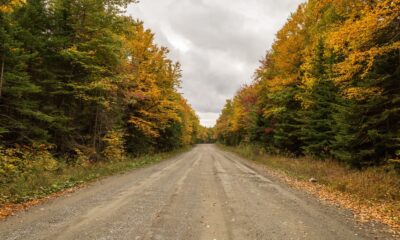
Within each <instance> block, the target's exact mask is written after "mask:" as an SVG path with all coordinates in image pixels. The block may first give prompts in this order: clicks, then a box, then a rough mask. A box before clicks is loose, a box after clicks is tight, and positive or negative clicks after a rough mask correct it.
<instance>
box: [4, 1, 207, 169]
mask: <svg viewBox="0 0 400 240" xmlns="http://www.w3.org/2000/svg"><path fill="white" fill-rule="evenodd" d="M132 2H135V1H134V0H116V1H105V0H50V1H48V0H46V1H45V0H27V1H26V2H25V1H18V0H11V1H6V2H5V3H2V4H1V5H0V68H1V72H0V73H1V75H0V151H2V152H1V153H0V156H7V154H8V153H10V154H11V152H15V151H9V152H8V153H7V149H18V148H25V147H24V146H33V145H35V146H38V145H40V146H49V147H48V148H47V147H46V149H49V151H51V153H53V154H54V155H56V156H62V157H64V158H66V159H69V161H74V159H76V158H77V157H78V156H79V155H82V154H84V155H86V156H88V157H89V159H90V160H91V161H96V160H99V159H107V158H109V159H118V158H121V157H122V156H123V155H125V154H126V153H130V154H134V155H138V154H142V153H148V152H155V151H169V150H172V149H174V148H178V147H181V146H184V145H189V144H192V143H194V142H195V141H196V138H197V137H196V136H197V133H198V131H199V129H200V124H199V119H198V117H197V116H196V114H195V112H194V111H193V109H192V108H191V106H190V105H189V104H188V103H187V102H186V100H185V99H184V98H183V97H182V96H181V95H180V94H179V92H178V91H177V89H178V88H179V82H180V77H181V73H180V71H181V70H180V65H179V63H174V62H172V61H171V60H169V59H168V58H167V53H168V49H166V48H164V47H159V46H157V45H156V44H155V43H154V37H153V33H151V31H150V30H147V29H144V27H143V24H142V23H141V22H138V21H136V20H133V19H132V18H130V17H127V16H125V15H123V14H121V13H122V11H123V9H124V8H125V7H126V5H127V4H129V3H132ZM26 149H27V148H26ZM0 170H1V169H0ZM0 173H1V171H0Z"/></svg>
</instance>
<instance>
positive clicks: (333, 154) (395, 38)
mask: <svg viewBox="0 0 400 240" xmlns="http://www.w3.org/2000/svg"><path fill="white" fill-rule="evenodd" d="M399 33H400V1H399V0H379V1H359V0H309V1H307V3H304V4H301V5H300V6H299V7H298V9H297V11H295V12H294V13H293V14H292V15H291V16H290V18H289V19H288V20H287V22H286V24H285V25H284V26H283V28H282V29H281V30H280V31H279V32H278V33H277V34H276V39H275V42H274V43H273V45H272V48H271V49H270V50H269V51H267V53H266V56H265V58H264V59H263V60H262V61H261V66H260V67H259V68H258V69H257V70H256V73H255V79H254V81H253V83H252V84H249V85H246V86H243V87H242V88H241V89H240V90H239V91H238V92H237V94H236V96H235V97H234V98H233V99H232V100H228V101H227V102H226V105H225V107H224V109H223V111H222V113H221V115H220V118H219V119H218V121H217V124H216V127H215V134H216V137H217V139H218V141H220V142H222V143H225V144H228V145H239V144H243V143H252V144H258V145H262V146H263V147H264V148H266V150H268V151H269V152H271V153H275V154H290V155H295V156H299V155H308V156H312V157H314V158H316V159H336V160H338V161H341V162H343V163H346V164H348V165H349V166H352V167H356V168H363V167H367V166H372V165H380V164H385V163H388V162H397V163H398V162H399V157H400V34H399Z"/></svg>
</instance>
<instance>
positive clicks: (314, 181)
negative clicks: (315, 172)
mask: <svg viewBox="0 0 400 240" xmlns="http://www.w3.org/2000/svg"><path fill="white" fill-rule="evenodd" d="M308 181H309V182H310V183H316V182H317V179H315V178H313V177H312V178H310V180H308Z"/></svg>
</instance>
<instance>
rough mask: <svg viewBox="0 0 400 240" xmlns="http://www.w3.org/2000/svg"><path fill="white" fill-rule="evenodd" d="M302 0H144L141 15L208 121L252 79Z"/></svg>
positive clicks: (137, 14) (136, 11)
mask: <svg viewBox="0 0 400 240" xmlns="http://www.w3.org/2000/svg"><path fill="white" fill-rule="evenodd" d="M301 2H304V0H280V1H276V0H235V1H230V0H179V1H178V0H142V1H141V2H140V3H139V4H134V5H131V6H129V8H128V13H129V14H130V15H132V16H133V17H134V18H138V19H140V20H143V21H144V23H145V26H146V27H148V28H150V29H151V30H152V31H153V32H155V34H156V41H157V43H158V44H160V45H164V46H166V47H168V48H169V49H170V50H171V52H170V55H169V56H170V58H172V59H174V60H176V61H179V62H180V63H181V65H182V70H183V79H182V81H183V83H182V92H183V93H184V96H185V97H186V98H187V99H188V101H189V103H190V104H191V105H192V106H193V107H194V109H195V110H196V111H197V113H198V115H199V117H200V119H201V122H202V124H204V125H207V126H212V125H214V123H215V120H216V119H217V118H218V116H219V112H220V111H221V109H222V107H223V105H224V104H225V100H226V99H228V98H232V97H233V95H234V94H235V92H236V91H237V90H238V88H239V87H240V86H241V85H243V84H244V83H249V82H251V80H252V76H253V73H254V71H255V69H256V68H257V67H258V65H259V60H260V59H261V58H262V57H263V56H264V53H265V51H266V50H267V49H268V48H270V46H271V44H272V42H273V40H274V38H275V33H276V32H277V31H278V30H279V29H280V28H281V27H282V26H283V24H284V23H285V21H286V19H287V18H288V17H289V16H290V13H291V12H293V11H295V10H296V8H297V6H298V5H299V4H300V3H301Z"/></svg>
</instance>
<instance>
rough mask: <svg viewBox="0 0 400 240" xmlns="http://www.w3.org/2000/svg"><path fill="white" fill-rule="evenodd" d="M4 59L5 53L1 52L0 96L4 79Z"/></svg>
mask: <svg viewBox="0 0 400 240" xmlns="http://www.w3.org/2000/svg"><path fill="white" fill-rule="evenodd" d="M5 61H6V55H5V54H4V53H3V55H2V56H1V72H0V98H1V94H2V90H3V81H4V64H5Z"/></svg>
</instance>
